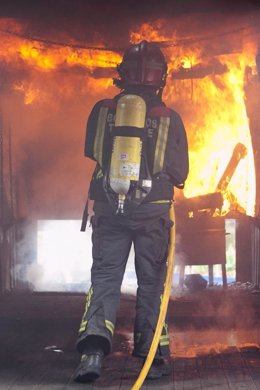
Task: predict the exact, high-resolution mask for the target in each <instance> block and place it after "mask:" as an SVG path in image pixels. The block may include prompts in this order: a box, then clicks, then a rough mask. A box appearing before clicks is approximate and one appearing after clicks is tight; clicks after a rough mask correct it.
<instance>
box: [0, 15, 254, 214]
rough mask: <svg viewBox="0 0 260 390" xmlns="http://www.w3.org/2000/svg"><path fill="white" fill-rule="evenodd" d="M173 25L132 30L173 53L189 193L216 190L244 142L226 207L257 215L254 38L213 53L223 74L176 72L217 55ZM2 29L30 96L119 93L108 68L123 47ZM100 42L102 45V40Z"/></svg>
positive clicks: (168, 97)
mask: <svg viewBox="0 0 260 390" xmlns="http://www.w3.org/2000/svg"><path fill="white" fill-rule="evenodd" d="M10 26H11V27H10ZM170 26H171V24H170V23H169V21H167V20H166V19H165V20H159V21H157V22H156V23H153V24H151V23H144V24H143V25H141V26H140V28H139V29H138V31H131V32H130V41H131V42H139V41H140V40H143V39H146V40H148V41H156V42H159V43H160V44H161V45H162V50H163V51H164V54H165V56H166V58H167V62H168V82H167V86H166V88H165V90H164V100H165V101H166V103H167V104H168V105H169V106H170V107H173V108H175V109H176V111H178V112H179V113H180V114H181V116H182V118H183V120H184V123H185V127H186V129H187V134H188V141H189V150H190V174H189V177H188V180H187V182H186V187H185V190H184V194H185V197H192V196H197V195H201V194H206V193H211V192H215V191H216V187H217V184H218V181H219V179H220V177H221V175H222V174H223V172H224V170H225V167H226V165H227V163H228V161H229V159H230V157H231V155H232V152H233V149H234V147H235V145H236V144H237V143H238V142H240V143H242V144H243V145H245V147H246V149H247V155H246V157H245V158H244V159H243V160H241V161H240V162H239V165H238V167H237V169H236V171H235V174H234V175H233V177H232V179H231V181H230V183H229V185H228V188H227V190H226V191H225V193H224V197H225V206H224V207H223V209H222V210H221V213H222V214H224V213H226V212H228V211H229V210H230V209H232V208H233V209H235V210H239V211H241V210H242V211H243V212H246V213H247V214H248V215H254V212H255V210H254V208H255V192H256V189H255V187H256V184H255V167H254V159H253V151H252V143H251V136H250V130H249V121H248V117H247V112H246V107H245V96H244V77H245V69H246V67H247V66H254V62H255V53H256V48H255V45H254V43H253V42H249V44H248V42H246V43H245V44H244V46H243V48H242V49H241V50H240V51H237V52H236V53H231V54H223V55H218V56H217V57H215V58H214V60H217V61H218V63H219V64H221V65H223V66H226V68H227V71H225V72H222V73H221V74H220V73H214V72H209V73H208V75H206V76H205V75H204V76H203V77H201V78H197V79H195V78H186V79H174V78H173V72H178V71H180V70H184V71H189V70H192V69H193V70H194V69H195V68H196V66H200V65H201V64H202V65H203V64H204V65H205V64H209V63H210V62H209V61H210V58H208V57H206V55H205V52H204V51H203V42H201V45H200V46H199V47H198V44H196V46H194V45H195V44H190V45H188V44H187V43H186V41H185V40H182V41H183V42H184V41H185V42H184V43H183V44H181V43H179V42H182V41H181V40H180V37H178V34H177V32H176V31H172V30H170V28H171V27H170ZM11 28H12V29H13V30H14V31H16V32H19V33H21V32H22V31H23V29H24V28H25V26H23V25H21V24H19V23H17V22H15V21H10V20H9V21H6V20H1V25H0V30H2V31H3V30H4V29H11ZM1 36H2V44H1V48H0V62H2V63H4V64H5V65H7V67H9V66H11V67H15V68H18V69H19V68H21V69H26V72H27V74H26V76H25V79H22V80H20V81H18V82H15V83H14V84H13V86H12V88H13V90H15V91H16V92H17V93H22V94H23V96H24V103H25V104H27V105H29V104H36V103H46V102H47V101H49V102H52V103H49V104H57V101H58V98H59V99H60V98H61V97H60V95H62V98H65V97H68V98H69V99H71V98H73V97H74V96H75V95H76V94H81V96H86V97H87V96H89V94H92V96H95V97H96V98H98V99H99V98H100V97H103V96H104V90H108V89H109V88H112V90H111V92H112V93H113V94H114V92H115V90H114V89H113V88H114V87H112V82H111V78H112V75H111V73H109V72H111V70H112V69H114V70H115V64H117V63H120V61H121V55H120V54H119V53H117V52H114V51H109V50H105V51H99V50H87V49H80V48H79V49H77V48H75V47H71V46H72V45H71V46H69V45H68V46H66V45H63V46H58V45H53V44H48V43H43V42H40V41H37V40H35V41H33V40H32V39H25V38H22V37H21V36H18V35H11V34H1ZM64 39H65V38H64ZM97 46H99V47H102V45H100V43H97ZM230 46H231V47H232V40H231V38H230ZM78 69H81V70H83V71H84V72H83V74H81V75H80V76H79V77H78V79H77V80H76V82H77V83H78V84H74V82H75V79H72V74H73V72H75V74H78V73H77V72H78ZM63 71H64V75H63V73H62V72H63ZM97 71H98V72H97ZM75 77H76V76H75ZM82 80H83V81H82Z"/></svg>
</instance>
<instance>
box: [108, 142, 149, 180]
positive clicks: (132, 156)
mask: <svg viewBox="0 0 260 390" xmlns="http://www.w3.org/2000/svg"><path fill="white" fill-rule="evenodd" d="M141 150H142V141H141V140H140V138H139V137H120V136H117V137H115V139H114V144H113V152H112V157H111V166H110V179H123V180H136V181H137V180H139V173H140V164H141Z"/></svg>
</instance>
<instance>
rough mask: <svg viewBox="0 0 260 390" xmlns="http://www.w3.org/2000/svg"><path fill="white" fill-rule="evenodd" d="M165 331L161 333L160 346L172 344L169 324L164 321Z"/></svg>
mask: <svg viewBox="0 0 260 390" xmlns="http://www.w3.org/2000/svg"><path fill="white" fill-rule="evenodd" d="M163 332H164V333H165V334H163V335H161V337H160V343H159V344H160V346H161V347H163V346H164V345H169V344H170V338H169V332H168V324H166V323H164V325H163Z"/></svg>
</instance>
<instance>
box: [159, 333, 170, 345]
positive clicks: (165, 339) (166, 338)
mask: <svg viewBox="0 0 260 390" xmlns="http://www.w3.org/2000/svg"><path fill="white" fill-rule="evenodd" d="M169 344H170V340H169V335H168V334H167V335H163V336H161V337H160V346H161V347H163V346H164V345H169Z"/></svg>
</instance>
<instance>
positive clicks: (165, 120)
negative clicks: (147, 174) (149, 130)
mask: <svg viewBox="0 0 260 390" xmlns="http://www.w3.org/2000/svg"><path fill="white" fill-rule="evenodd" d="M169 126H170V118H169V117H161V118H160V125H159V130H158V137H157V141H156V147H155V155H154V163H153V173H157V172H160V171H161V170H162V169H163V164H164V157H165V149H166V144H167V139H168V132H169Z"/></svg>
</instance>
